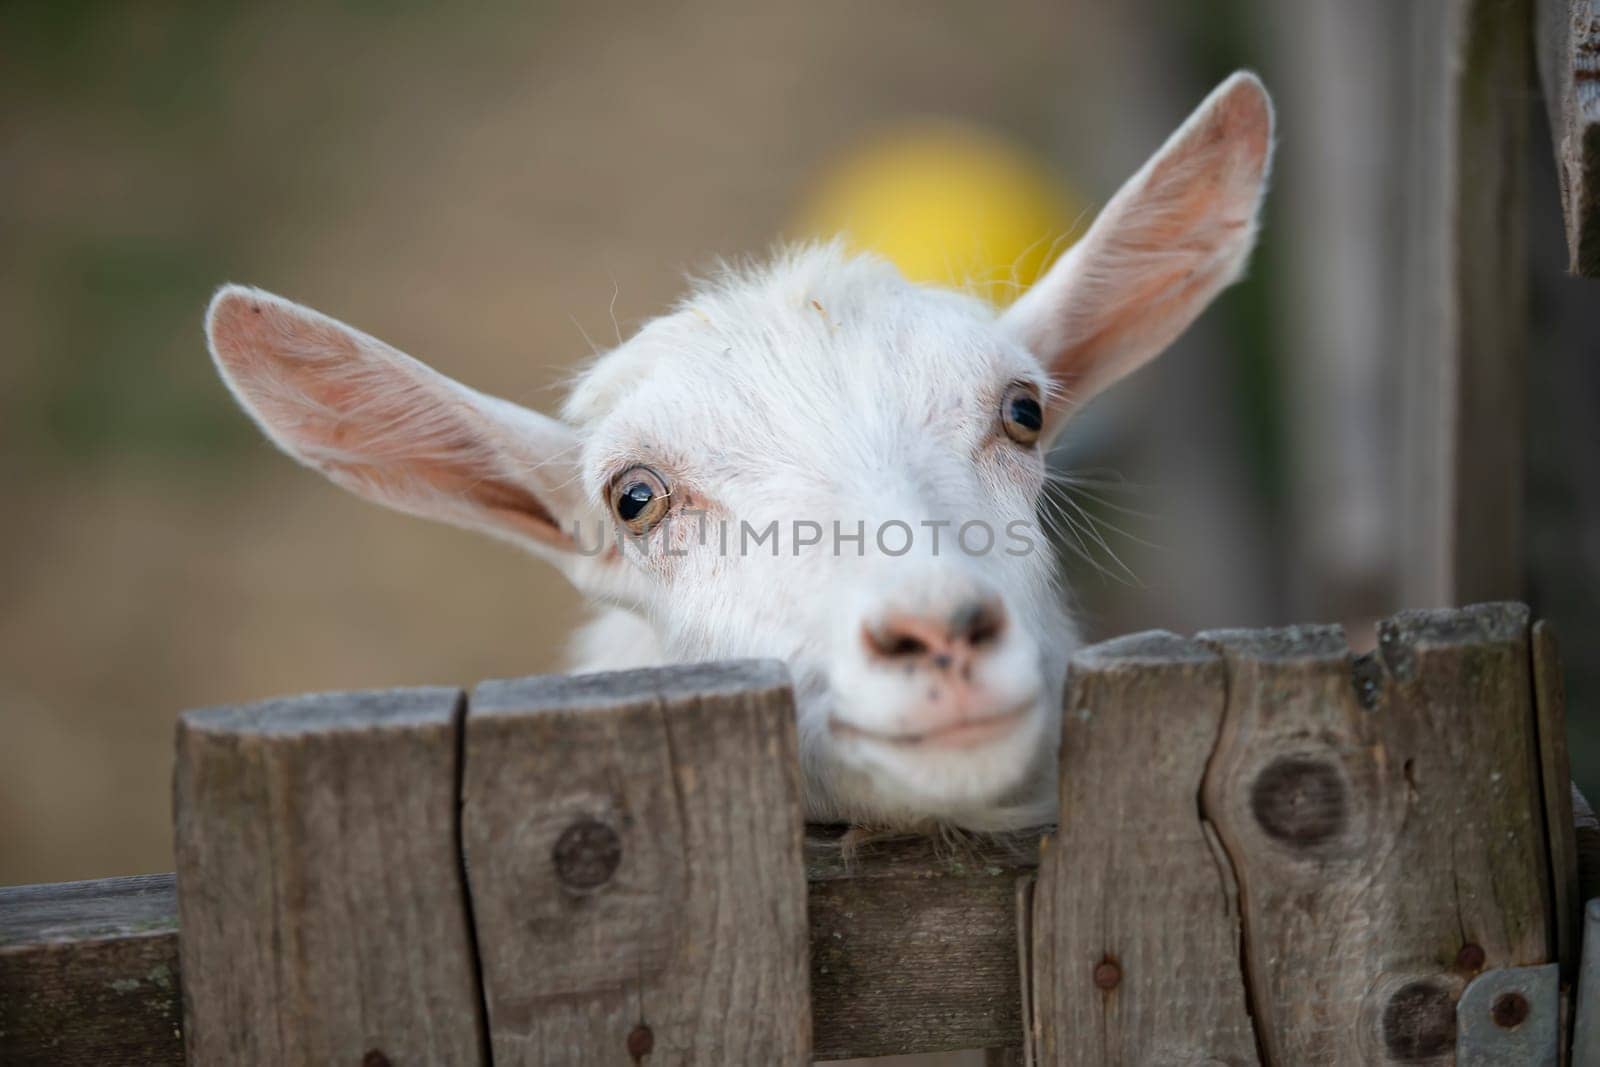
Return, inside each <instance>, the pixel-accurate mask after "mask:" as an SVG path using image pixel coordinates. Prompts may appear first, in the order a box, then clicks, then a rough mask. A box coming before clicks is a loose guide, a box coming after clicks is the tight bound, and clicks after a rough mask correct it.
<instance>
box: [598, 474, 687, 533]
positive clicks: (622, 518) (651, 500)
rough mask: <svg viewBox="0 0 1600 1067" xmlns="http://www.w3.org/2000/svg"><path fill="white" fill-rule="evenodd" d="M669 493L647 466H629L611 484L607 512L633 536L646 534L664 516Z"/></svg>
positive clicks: (669, 497)
mask: <svg viewBox="0 0 1600 1067" xmlns="http://www.w3.org/2000/svg"><path fill="white" fill-rule="evenodd" d="M671 496H672V493H671V491H670V490H668V488H667V483H666V481H665V480H664V479H663V478H662V477H661V475H659V474H657V473H656V472H655V471H653V470H651V469H650V468H649V467H629V468H628V469H627V470H625V471H623V472H622V473H621V474H619V475H617V477H616V478H614V479H613V480H612V482H611V510H612V511H613V512H614V513H615V514H616V516H617V521H618V522H620V523H622V525H624V526H626V527H627V528H628V529H629V530H630V531H632V532H633V533H636V534H642V533H648V532H650V530H651V529H652V528H654V526H655V525H656V523H658V522H660V521H661V519H662V517H663V516H664V515H666V513H667V508H668V507H669V506H670V505H671Z"/></svg>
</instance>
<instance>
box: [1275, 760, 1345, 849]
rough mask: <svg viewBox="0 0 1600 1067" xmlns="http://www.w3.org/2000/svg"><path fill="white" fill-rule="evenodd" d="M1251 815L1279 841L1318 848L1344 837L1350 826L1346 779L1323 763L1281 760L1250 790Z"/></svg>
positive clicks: (1331, 766)
mask: <svg viewBox="0 0 1600 1067" xmlns="http://www.w3.org/2000/svg"><path fill="white" fill-rule="evenodd" d="M1250 811H1251V813H1252V814H1254V815H1255V817H1256V822H1258V823H1260V824H1261V828H1262V829H1263V830H1264V831H1266V833H1267V836H1268V837H1271V838H1272V839H1273V840H1275V841H1279V842H1281V843H1283V844H1285V845H1289V846H1291V847H1294V848H1315V847H1316V846H1318V845H1321V844H1325V843H1326V842H1328V841H1331V840H1333V839H1334V838H1336V837H1338V836H1339V835H1340V834H1341V833H1343V832H1344V827H1345V823H1346V822H1347V821H1348V820H1349V804H1348V803H1347V802H1346V800H1345V786H1344V779H1343V777H1341V776H1340V774H1339V771H1338V770H1337V769H1336V768H1335V767H1334V766H1333V765H1332V764H1330V763H1327V762H1325V761H1323V760H1318V759H1310V758H1308V757H1305V756H1283V757H1281V758H1279V759H1276V760H1274V761H1273V762H1271V763H1269V764H1267V766H1266V768H1265V769H1264V770H1263V771H1262V772H1261V773H1260V775H1258V776H1257V777H1256V781H1255V784H1254V785H1252V786H1251V787H1250Z"/></svg>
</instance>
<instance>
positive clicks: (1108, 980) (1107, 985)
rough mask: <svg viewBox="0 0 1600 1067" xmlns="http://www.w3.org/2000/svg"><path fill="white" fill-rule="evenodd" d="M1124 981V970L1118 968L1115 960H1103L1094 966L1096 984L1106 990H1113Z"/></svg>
mask: <svg viewBox="0 0 1600 1067" xmlns="http://www.w3.org/2000/svg"><path fill="white" fill-rule="evenodd" d="M1121 981H1122V968H1121V967H1118V966H1117V961H1116V960H1113V959H1103V960H1101V961H1100V962H1099V963H1097V964H1095V965H1094V984H1095V985H1096V986H1098V987H1100V988H1101V989H1104V990H1108V991H1109V990H1112V989H1115V988H1117V985H1118V984H1119V983H1120V982H1121Z"/></svg>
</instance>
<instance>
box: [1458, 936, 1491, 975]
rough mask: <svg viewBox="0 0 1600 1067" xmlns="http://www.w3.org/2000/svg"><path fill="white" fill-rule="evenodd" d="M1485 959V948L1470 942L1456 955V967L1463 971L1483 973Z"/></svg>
mask: <svg viewBox="0 0 1600 1067" xmlns="http://www.w3.org/2000/svg"><path fill="white" fill-rule="evenodd" d="M1485 958H1486V957H1485V956H1484V952H1483V946H1482V945H1475V944H1473V943H1472V942H1471V941H1468V942H1467V943H1466V944H1465V945H1462V946H1461V951H1460V952H1457V953H1456V966H1457V967H1459V968H1461V969H1462V970H1463V971H1481V970H1483V964H1484V960H1485Z"/></svg>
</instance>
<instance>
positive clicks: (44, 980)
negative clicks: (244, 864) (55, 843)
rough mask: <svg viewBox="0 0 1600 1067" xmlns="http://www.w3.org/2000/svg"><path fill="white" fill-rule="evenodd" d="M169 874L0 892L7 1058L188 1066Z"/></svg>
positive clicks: (1, 1032) (1, 1010)
mask: <svg viewBox="0 0 1600 1067" xmlns="http://www.w3.org/2000/svg"><path fill="white" fill-rule="evenodd" d="M178 998H179V986H178V910H177V898H176V895H175V893H174V890H173V878H172V875H170V874H151V875H143V876H140V877H136V878H105V879H102V880H100V881H94V882H67V883H64V884H61V885H37V886H18V887H15V888H10V889H0V1063H6V1064H35V1063H37V1064H47V1063H48V1064H56V1063H60V1064H105V1065H107V1067H117V1065H120V1064H128V1065H130V1067H133V1065H138V1067H143V1065H145V1064H150V1063H158V1064H159V1063H181V1062H182V1061H183V1038H182V1033H181V1030H180V1025H181V1007H180V1005H179V1000H178Z"/></svg>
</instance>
